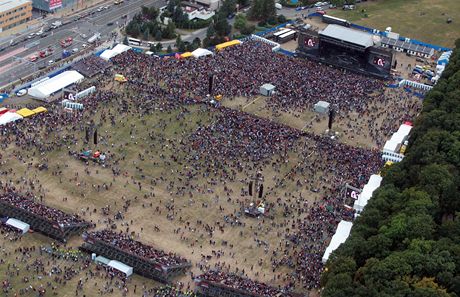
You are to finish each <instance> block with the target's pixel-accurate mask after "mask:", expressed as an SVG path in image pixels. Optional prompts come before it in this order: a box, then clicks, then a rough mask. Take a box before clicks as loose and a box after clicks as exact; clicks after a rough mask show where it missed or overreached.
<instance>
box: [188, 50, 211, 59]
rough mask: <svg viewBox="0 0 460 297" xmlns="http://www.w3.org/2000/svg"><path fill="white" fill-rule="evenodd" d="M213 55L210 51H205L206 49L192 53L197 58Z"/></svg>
mask: <svg viewBox="0 0 460 297" xmlns="http://www.w3.org/2000/svg"><path fill="white" fill-rule="evenodd" d="M209 55H213V53H212V52H211V51H210V50H207V49H204V48H197V49H196V50H194V51H193V52H192V56H194V57H195V58H199V57H203V56H209Z"/></svg>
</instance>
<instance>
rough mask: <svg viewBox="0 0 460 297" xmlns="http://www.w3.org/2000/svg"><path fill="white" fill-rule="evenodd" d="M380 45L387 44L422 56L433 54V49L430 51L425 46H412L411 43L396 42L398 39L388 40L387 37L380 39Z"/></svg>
mask: <svg viewBox="0 0 460 297" xmlns="http://www.w3.org/2000/svg"><path fill="white" fill-rule="evenodd" d="M382 43H383V44H388V45H391V46H396V47H400V48H402V49H405V50H410V51H414V52H418V53H423V54H433V53H434V49H432V48H429V47H426V46H423V45H418V44H413V43H410V42H405V41H402V40H398V39H392V38H388V37H385V36H383V37H382Z"/></svg>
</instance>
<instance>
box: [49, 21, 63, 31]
mask: <svg viewBox="0 0 460 297" xmlns="http://www.w3.org/2000/svg"><path fill="white" fill-rule="evenodd" d="M60 26H62V22H61V21H55V22H53V23H51V28H53V29H56V28H59V27H60Z"/></svg>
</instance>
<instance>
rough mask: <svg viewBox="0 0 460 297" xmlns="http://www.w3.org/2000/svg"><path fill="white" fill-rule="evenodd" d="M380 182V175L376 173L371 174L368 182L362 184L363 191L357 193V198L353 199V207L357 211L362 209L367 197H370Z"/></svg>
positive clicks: (367, 199)
mask: <svg viewBox="0 0 460 297" xmlns="http://www.w3.org/2000/svg"><path fill="white" fill-rule="evenodd" d="M381 182H382V177H381V176H380V175H377V174H373V175H371V177H370V178H369V182H368V183H367V184H366V185H365V186H364V188H363V191H362V192H361V194H360V195H359V198H358V199H357V200H356V201H355V204H354V205H353V208H354V209H355V210H356V211H357V212H361V211H363V209H364V207H365V206H366V205H367V202H368V201H369V199H371V197H372V194H373V193H374V191H375V190H376V189H377V188H378V187H380V183H381Z"/></svg>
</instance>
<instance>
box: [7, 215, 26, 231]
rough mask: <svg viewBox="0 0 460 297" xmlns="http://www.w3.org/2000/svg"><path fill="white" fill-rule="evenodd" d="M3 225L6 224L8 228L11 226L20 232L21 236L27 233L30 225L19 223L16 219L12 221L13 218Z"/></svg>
mask: <svg viewBox="0 0 460 297" xmlns="http://www.w3.org/2000/svg"><path fill="white" fill-rule="evenodd" d="M5 224H7V225H8V226H11V227H14V228H16V229H18V230H20V231H21V232H22V234H25V233H27V231H29V229H30V225H29V224H27V223H24V222H23V221H20V220H16V219H13V218H9V219H8V220H7V221H6V222H5Z"/></svg>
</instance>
